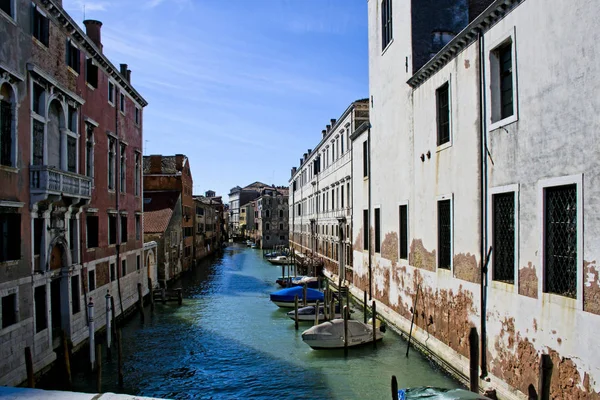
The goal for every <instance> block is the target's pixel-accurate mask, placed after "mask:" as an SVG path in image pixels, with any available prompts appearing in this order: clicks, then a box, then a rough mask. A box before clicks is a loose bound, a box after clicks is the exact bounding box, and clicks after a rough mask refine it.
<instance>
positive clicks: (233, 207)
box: [229, 182, 269, 237]
mask: <svg viewBox="0 0 600 400" xmlns="http://www.w3.org/2000/svg"><path fill="white" fill-rule="evenodd" d="M268 186H269V185H267V184H265V183H262V182H254V183H251V184H250V185H248V186H246V187H243V188H241V187H239V186H236V187H234V188H233V189H231V191H230V192H229V232H230V235H231V236H236V237H237V236H240V235H241V231H240V206H242V205H244V204H246V203H248V202H249V201H251V200H254V199H256V198H257V197H258V196H260V191H261V190H262V189H263V188H265V187H268Z"/></svg>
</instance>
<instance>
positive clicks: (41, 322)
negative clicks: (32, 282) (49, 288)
mask: <svg viewBox="0 0 600 400" xmlns="http://www.w3.org/2000/svg"><path fill="white" fill-rule="evenodd" d="M34 301H35V333H39V332H41V331H43V330H44V329H46V328H48V311H47V307H46V301H47V300H46V286H45V285H42V286H38V287H36V288H35V291H34Z"/></svg>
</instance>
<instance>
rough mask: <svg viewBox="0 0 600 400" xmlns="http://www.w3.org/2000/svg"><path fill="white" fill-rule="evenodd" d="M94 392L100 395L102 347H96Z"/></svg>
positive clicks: (98, 345) (99, 345)
mask: <svg viewBox="0 0 600 400" xmlns="http://www.w3.org/2000/svg"><path fill="white" fill-rule="evenodd" d="M96 354H97V355H98V356H97V357H96V363H97V365H96V391H97V392H98V393H102V345H101V344H100V343H98V344H97V345H96Z"/></svg>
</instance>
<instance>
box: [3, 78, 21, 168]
mask: <svg viewBox="0 0 600 400" xmlns="http://www.w3.org/2000/svg"><path fill="white" fill-rule="evenodd" d="M16 104H17V102H16V95H15V92H14V91H13V89H12V87H11V86H10V85H9V84H8V83H4V84H2V85H1V86H0V165H6V166H8V167H16V149H15V142H16V140H15V133H16V132H15V120H16V114H17V113H16Z"/></svg>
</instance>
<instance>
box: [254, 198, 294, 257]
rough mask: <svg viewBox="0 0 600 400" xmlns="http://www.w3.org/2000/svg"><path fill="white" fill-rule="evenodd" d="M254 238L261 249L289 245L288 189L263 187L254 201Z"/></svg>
mask: <svg viewBox="0 0 600 400" xmlns="http://www.w3.org/2000/svg"><path fill="white" fill-rule="evenodd" d="M253 203H254V206H253V208H254V207H256V208H255V217H254V228H255V229H254V232H253V233H254V239H255V242H256V243H257V245H258V247H259V248H261V249H272V248H273V247H275V246H286V247H288V246H289V225H288V215H289V205H288V189H287V188H283V187H278V188H273V187H268V188H264V189H263V190H262V191H261V196H260V197H259V198H258V199H256V200H255V201H254V202H253Z"/></svg>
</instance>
